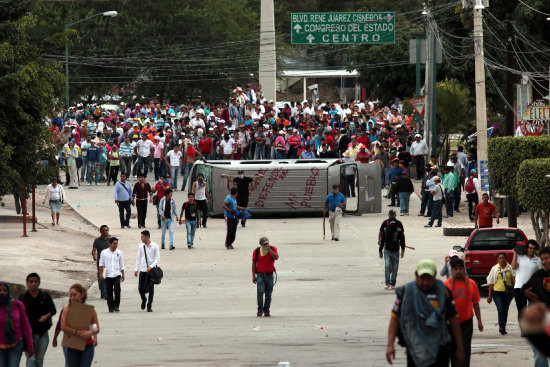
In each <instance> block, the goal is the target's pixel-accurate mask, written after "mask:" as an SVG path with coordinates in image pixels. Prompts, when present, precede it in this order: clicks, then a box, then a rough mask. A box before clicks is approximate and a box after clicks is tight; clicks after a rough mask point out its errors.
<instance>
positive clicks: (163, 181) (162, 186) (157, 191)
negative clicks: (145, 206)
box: [152, 174, 170, 229]
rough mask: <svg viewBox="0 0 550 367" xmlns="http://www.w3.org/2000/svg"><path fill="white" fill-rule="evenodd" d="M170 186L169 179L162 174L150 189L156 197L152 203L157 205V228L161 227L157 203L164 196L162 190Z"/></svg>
mask: <svg viewBox="0 0 550 367" xmlns="http://www.w3.org/2000/svg"><path fill="white" fill-rule="evenodd" d="M169 188H170V180H167V179H166V175H164V174H162V175H160V180H159V182H157V184H156V185H155V188H154V189H153V190H152V192H153V193H154V194H155V195H154V196H156V197H157V198H156V199H154V200H153V204H154V205H155V206H156V207H157V224H158V229H160V228H161V225H160V215H159V203H160V199H162V198H163V197H164V190H166V189H169Z"/></svg>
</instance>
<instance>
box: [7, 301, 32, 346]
mask: <svg viewBox="0 0 550 367" xmlns="http://www.w3.org/2000/svg"><path fill="white" fill-rule="evenodd" d="M6 309H7V308H6V307H0V345H1V344H5V343H6V339H5V337H6V335H5V326H6ZM11 315H12V319H13V328H14V330H15V340H16V341H19V339H21V337H24V338H25V343H26V344H27V346H28V347H27V348H28V350H34V347H33V345H34V344H33V340H32V330H31V324H30V323H29V319H28V318H27V314H26V313H25V305H24V304H23V303H22V302H21V301H19V300H15V302H13V303H12V304H11Z"/></svg>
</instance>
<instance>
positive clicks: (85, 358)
mask: <svg viewBox="0 0 550 367" xmlns="http://www.w3.org/2000/svg"><path fill="white" fill-rule="evenodd" d="M93 360H94V343H91V344H88V345H86V349H84V350H83V351H81V350H78V349H73V348H67V361H66V362H67V364H68V365H69V367H91V365H92V361H93Z"/></svg>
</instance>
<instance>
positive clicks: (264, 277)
mask: <svg viewBox="0 0 550 367" xmlns="http://www.w3.org/2000/svg"><path fill="white" fill-rule="evenodd" d="M256 293H257V296H258V310H263V311H269V307H271V294H272V293H273V273H271V274H270V273H256ZM264 295H265V301H264Z"/></svg>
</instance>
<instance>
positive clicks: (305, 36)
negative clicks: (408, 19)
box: [290, 11, 395, 45]
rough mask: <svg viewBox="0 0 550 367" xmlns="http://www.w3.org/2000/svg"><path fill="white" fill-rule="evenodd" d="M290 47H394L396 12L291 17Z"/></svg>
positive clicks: (299, 14) (305, 14)
mask: <svg viewBox="0 0 550 367" xmlns="http://www.w3.org/2000/svg"><path fill="white" fill-rule="evenodd" d="M290 23H291V25H290V31H291V35H292V36H291V43H292V44H293V45H313V44H382V43H395V12H392V11H389V12H342V13H292V14H291V22H290Z"/></svg>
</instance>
